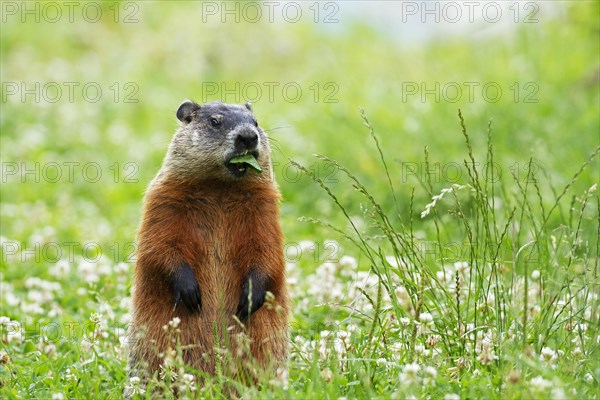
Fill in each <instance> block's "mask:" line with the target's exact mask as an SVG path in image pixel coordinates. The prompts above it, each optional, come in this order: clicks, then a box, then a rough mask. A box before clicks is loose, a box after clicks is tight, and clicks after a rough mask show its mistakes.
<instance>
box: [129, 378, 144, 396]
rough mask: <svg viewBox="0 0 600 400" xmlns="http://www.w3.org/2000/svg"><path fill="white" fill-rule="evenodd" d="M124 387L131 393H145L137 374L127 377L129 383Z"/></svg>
mask: <svg viewBox="0 0 600 400" xmlns="http://www.w3.org/2000/svg"><path fill="white" fill-rule="evenodd" d="M125 389H126V391H127V392H129V393H130V394H132V395H136V394H140V395H142V394H144V393H146V389H145V388H144V387H143V385H142V384H141V380H140V378H138V377H137V376H132V377H131V378H129V383H128V384H127V386H125Z"/></svg>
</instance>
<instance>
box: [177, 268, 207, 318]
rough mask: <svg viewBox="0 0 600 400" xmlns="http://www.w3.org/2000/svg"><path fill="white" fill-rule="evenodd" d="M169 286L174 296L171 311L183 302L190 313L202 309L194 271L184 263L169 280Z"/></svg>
mask: <svg viewBox="0 0 600 400" xmlns="http://www.w3.org/2000/svg"><path fill="white" fill-rule="evenodd" d="M171 286H172V287H173V294H174V296H175V306H174V307H173V311H175V309H176V308H177V306H178V305H179V303H181V302H182V301H183V304H185V306H186V307H187V309H188V310H189V311H190V312H192V313H194V312H200V310H201V309H202V298H201V296H200V286H199V285H198V281H197V280H196V276H195V275H194V271H192V269H191V268H190V266H189V265H188V263H186V262H185V261H184V262H182V263H181V265H180V266H179V268H177V269H176V270H175V272H174V274H173V277H172V278H171Z"/></svg>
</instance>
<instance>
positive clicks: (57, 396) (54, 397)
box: [52, 392, 65, 400]
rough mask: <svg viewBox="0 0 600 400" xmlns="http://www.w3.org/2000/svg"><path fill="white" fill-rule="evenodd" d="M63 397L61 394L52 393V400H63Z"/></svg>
mask: <svg viewBox="0 0 600 400" xmlns="http://www.w3.org/2000/svg"><path fill="white" fill-rule="evenodd" d="M64 398H65V396H64V395H63V394H62V393H60V392H59V393H52V400H63V399H64Z"/></svg>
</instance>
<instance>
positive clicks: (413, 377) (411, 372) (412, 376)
mask: <svg viewBox="0 0 600 400" xmlns="http://www.w3.org/2000/svg"><path fill="white" fill-rule="evenodd" d="M420 369H421V367H420V366H419V364H415V363H413V364H406V365H405V366H404V368H403V370H402V373H400V382H401V383H402V384H406V385H412V384H415V383H417V382H418V381H419V376H418V373H419V370H420Z"/></svg>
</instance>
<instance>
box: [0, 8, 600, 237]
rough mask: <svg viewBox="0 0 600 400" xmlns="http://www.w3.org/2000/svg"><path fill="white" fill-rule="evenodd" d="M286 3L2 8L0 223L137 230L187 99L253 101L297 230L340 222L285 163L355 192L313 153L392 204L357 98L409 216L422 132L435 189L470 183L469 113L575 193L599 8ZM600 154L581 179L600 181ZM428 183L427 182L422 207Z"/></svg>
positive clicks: (500, 145)
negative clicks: (572, 184) (572, 185)
mask: <svg viewBox="0 0 600 400" xmlns="http://www.w3.org/2000/svg"><path fill="white" fill-rule="evenodd" d="M274 4H275V5H271V6H269V7H270V8H268V7H266V6H263V7H262V8H261V9H262V14H261V17H260V18H258V15H257V14H256V10H257V7H256V3H251V4H250V5H248V4H247V3H235V2H232V3H227V4H225V3H219V2H217V3H211V2H208V3H202V2H169V4H166V3H164V2H122V3H113V2H107V3H92V5H86V4H85V3H81V4H76V5H75V6H70V7H71V8H69V7H67V6H65V5H64V4H62V3H51V4H50V5H48V4H45V3H27V4H25V3H23V4H21V3H11V2H8V3H3V15H2V18H3V23H2V82H3V86H2V115H1V129H2V150H1V158H2V163H3V164H2V165H3V171H2V173H3V174H2V189H1V195H2V209H1V210H2V229H1V234H2V235H3V236H5V237H8V238H11V239H14V240H19V241H23V242H26V241H27V240H28V239H29V238H31V236H32V235H34V234H40V231H43V229H44V227H50V228H48V229H49V230H50V231H52V232H53V234H55V235H56V236H57V237H59V238H60V239H61V241H68V240H78V241H81V240H84V241H85V240H93V241H96V242H99V243H113V242H115V241H116V242H126V241H129V240H132V239H133V238H134V236H135V230H136V226H137V223H138V219H139V214H140V205H141V200H142V195H143V191H144V189H145V187H146V185H147V184H148V182H149V181H150V180H151V178H152V177H153V175H154V174H155V173H156V171H157V170H158V168H159V167H160V164H161V160H162V158H163V156H164V154H165V152H166V148H167V145H168V143H169V140H170V137H171V135H172V134H173V132H174V129H175V128H176V125H177V124H176V122H177V121H176V118H175V115H174V112H175V109H176V107H177V105H178V104H179V103H180V102H181V101H182V100H183V99H185V98H191V99H194V100H196V101H199V102H204V101H214V100H221V101H225V102H243V101H245V100H246V99H250V100H252V101H253V102H254V110H255V113H256V114H257V116H258V118H259V121H260V123H261V124H262V126H263V127H264V129H265V130H267V131H268V133H269V134H270V136H271V139H272V147H273V158H274V161H275V162H276V163H277V165H276V168H275V173H276V176H277V180H278V183H279V185H280V186H281V190H282V192H283V197H284V203H283V224H284V230H285V232H286V234H287V237H288V241H298V240H300V239H302V238H304V237H306V236H310V235H312V234H314V233H315V227H314V226H312V225H311V224H308V223H299V222H298V221H297V219H298V217H300V216H313V217H319V218H322V219H324V220H331V221H333V222H340V221H341V217H340V215H339V214H340V213H339V212H338V211H337V210H334V209H333V208H332V204H331V202H330V201H328V200H327V199H326V197H325V196H324V195H323V194H322V192H321V191H320V189H319V188H318V187H317V186H316V185H315V184H314V183H312V182H311V181H310V180H309V179H306V177H305V176H302V174H299V172H298V171H297V170H295V169H294V168H292V167H291V166H290V164H289V161H288V159H289V158H291V159H294V160H296V161H299V162H300V163H302V164H304V165H306V166H307V167H308V168H309V169H311V171H313V172H315V173H316V175H318V176H319V177H320V178H322V179H324V180H325V181H326V182H327V183H330V184H332V185H333V186H334V187H335V188H336V190H337V191H338V193H339V194H340V197H341V198H342V199H344V198H348V196H350V195H351V193H352V191H353V188H352V187H351V185H349V184H348V183H347V182H345V181H344V180H343V178H342V176H341V174H339V171H336V170H335V169H334V168H333V167H332V166H331V165H328V164H324V163H322V162H319V161H318V160H317V159H315V158H314V157H313V154H314V153H320V154H325V155H328V156H330V157H331V158H333V159H336V160H338V161H339V162H340V164H342V165H345V166H347V167H348V168H350V170H351V171H353V172H354V173H355V174H356V175H357V176H358V177H359V178H360V179H362V180H363V181H364V182H365V183H366V184H367V186H369V187H371V188H373V190H374V191H375V193H381V196H380V197H381V199H380V201H382V202H383V203H384V205H385V206H386V207H391V206H392V204H393V202H392V198H391V196H389V192H388V191H386V187H385V186H386V179H385V175H384V171H383V169H382V168H381V165H380V164H379V160H378V157H377V152H376V149H375V146H374V144H373V141H372V139H371V137H370V136H369V133H368V129H367V128H365V127H364V126H363V125H362V120H361V117H360V113H359V108H363V109H364V110H365V113H366V115H367V116H368V117H369V119H370V121H371V123H372V125H373V127H374V129H375V131H376V134H377V135H378V136H379V138H380V142H381V144H382V146H383V149H384V155H385V156H386V158H387V160H388V164H389V167H390V170H391V176H392V177H393V183H394V186H395V188H396V190H397V195H398V199H399V203H400V205H401V207H400V208H401V214H404V216H406V214H408V210H407V209H408V208H407V207H406V204H407V203H408V201H409V198H410V193H411V191H412V189H413V188H414V187H417V188H418V187H419V186H420V182H419V181H420V180H424V179H425V166H424V164H423V160H424V158H423V151H424V148H425V146H427V147H428V149H429V153H430V162H431V163H433V166H432V167H431V169H432V170H433V171H434V172H433V176H432V177H433V184H434V188H435V189H440V188H442V187H447V186H448V185H449V184H450V183H455V182H456V183H461V182H464V181H466V179H467V178H468V177H467V172H466V169H465V168H464V165H463V159H464V158H465V147H464V140H463V138H462V135H461V134H460V125H459V121H458V118H457V111H458V109H459V108H460V109H461V110H462V113H463V115H464V117H465V119H466V123H467V126H468V130H469V133H470V135H471V136H472V140H473V142H474V152H475V154H476V156H479V159H480V160H482V159H483V155H485V152H486V151H487V143H486V140H487V139H486V137H487V133H486V131H487V124H488V122H489V121H490V120H492V121H493V133H492V136H493V142H494V146H495V147H494V149H495V151H494V160H495V162H496V163H497V164H496V167H495V168H496V169H495V172H496V173H497V176H498V177H500V178H501V179H502V180H507V181H511V180H512V179H513V178H512V174H516V175H517V176H519V178H520V179H524V177H525V176H526V174H527V163H528V161H529V159H530V157H532V158H533V161H534V163H535V166H536V171H539V173H540V174H542V173H543V175H544V177H545V178H546V179H547V182H549V184H548V185H547V186H545V187H544V188H543V190H551V188H552V187H562V186H564V185H565V184H566V183H567V182H568V181H569V180H570V178H571V176H572V175H573V173H574V172H575V171H576V170H577V169H578V168H579V165H581V164H582V162H583V161H584V160H585V159H586V158H587V156H588V155H589V153H591V151H593V149H594V148H595V147H596V146H597V145H598V142H599V137H598V132H599V116H598V106H599V93H598V71H599V65H598V32H599V24H598V18H597V15H598V11H599V7H598V3H597V2H577V3H576V4H571V3H568V2H537V3H535V5H536V7H535V8H531V6H530V5H529V6H528V5H527V4H529V3H515V4H513V6H512V7H513V8H512V9H510V8H509V6H510V5H507V4H505V5H504V9H503V14H502V18H499V19H498V20H497V21H495V20H494V22H489V21H490V18H491V17H490V16H489V15H492V16H493V14H491V12H489V11H487V13H488V14H489V15H487V14H483V9H481V10H477V9H475V10H474V14H473V15H474V22H472V23H471V22H469V21H468V16H467V11H468V10H466V9H463V10H462V12H463V15H462V18H461V20H460V21H459V22H457V23H451V22H449V20H450V19H452V18H454V14H452V13H451V11H452V10H451V9H446V8H444V7H445V6H447V4H446V3H443V2H442V3H437V4H438V6H439V7H440V8H439V10H438V11H439V12H438V14H437V15H436V14H435V13H434V14H431V13H430V14H427V13H425V12H424V9H419V7H421V6H420V5H419V3H411V2H408V3H407V2H404V3H402V2H397V3H388V2H380V3H377V4H374V3H373V4H372V3H368V2H338V3H331V2H329V3H293V5H294V6H293V7H291V6H289V4H288V3H274ZM498 4H499V3H498ZM57 5H58V6H57ZM409 6H410V7H413V8H410V7H409ZM26 7H28V8H26ZM290 7H291V8H290ZM378 7H384V8H381V9H379V8H378ZM414 7H417V10H416V11H415V9H414ZM28 10H29V11H28ZM298 10H300V12H299V13H298ZM594 16H595V17H594ZM483 17H486V18H487V20H486V18H483ZM422 18H423V19H425V23H422ZM435 18H438V19H440V22H439V23H436V22H435ZM257 19H258V21H256V20H257ZM271 19H272V22H271ZM315 21H316V22H315ZM515 21H516V22H515ZM498 90H499V91H498ZM435 163H438V164H435ZM592 167H593V168H592V169H591V170H588V171H586V173H585V174H584V176H582V177H581V179H579V180H578V182H577V183H576V184H577V185H580V187H581V188H587V187H589V186H590V185H591V184H592V183H593V182H594V181H597V175H596V174H595V173H589V171H592V172H594V171H598V162H597V161H595V162H594V164H593V165H592ZM479 168H480V172H482V173H484V172H485V169H484V168H485V165H483V164H482V165H481V166H480V167H479ZM28 171H29V172H28ZM594 175H596V176H594ZM539 176H540V177H541V176H542V175H539ZM336 182H337V183H336ZM429 197H430V194H429V193H428V192H427V191H423V190H418V191H417V192H416V194H415V208H416V210H415V215H417V212H419V210H421V209H422V206H423V205H424V204H426V203H428V202H429ZM351 203H352V202H351ZM349 207H350V208H351V210H352V211H353V212H355V213H357V214H359V213H360V212H361V211H360V204H353V203H352V204H350V205H349ZM353 207H354V208H353ZM48 229H46V230H48Z"/></svg>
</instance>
